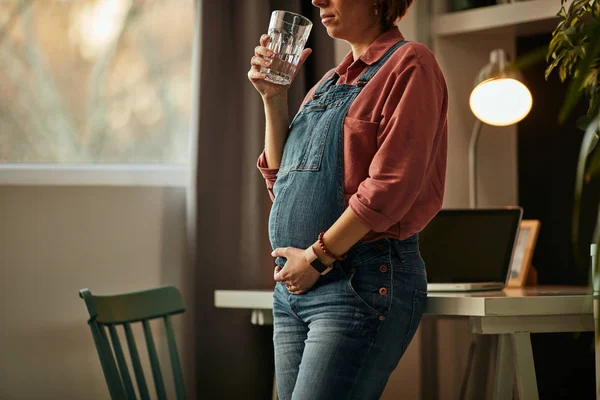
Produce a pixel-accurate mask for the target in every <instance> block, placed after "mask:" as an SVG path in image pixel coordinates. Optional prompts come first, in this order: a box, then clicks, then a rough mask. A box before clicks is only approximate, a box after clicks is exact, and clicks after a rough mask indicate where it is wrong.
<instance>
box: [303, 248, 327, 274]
mask: <svg viewBox="0 0 600 400" xmlns="http://www.w3.org/2000/svg"><path fill="white" fill-rule="evenodd" d="M304 256H305V257H306V261H308V263H309V264H310V265H312V267H313V268H314V269H316V270H317V271H319V273H320V274H321V275H327V273H328V272H329V271H331V270H332V269H333V264H329V265H325V263H323V261H321V260H319V257H318V256H317V253H315V249H313V247H312V246H308V248H307V249H306V250H305V251H304Z"/></svg>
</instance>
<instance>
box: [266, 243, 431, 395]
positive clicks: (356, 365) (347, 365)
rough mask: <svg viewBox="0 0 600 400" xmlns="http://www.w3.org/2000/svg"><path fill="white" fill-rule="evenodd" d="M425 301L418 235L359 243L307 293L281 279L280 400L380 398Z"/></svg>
mask: <svg viewBox="0 0 600 400" xmlns="http://www.w3.org/2000/svg"><path fill="white" fill-rule="evenodd" d="M426 302H427V279H426V274H425V268H424V263H423V260H422V258H421V255H420V253H419V250H418V239H417V236H416V235H415V236H413V237H411V238H409V239H407V240H404V241H397V240H393V239H381V240H379V241H377V242H372V243H365V242H359V243H358V244H357V245H355V246H354V247H353V248H352V249H351V251H350V252H349V255H348V259H347V260H346V261H344V262H343V264H342V268H336V269H334V270H332V271H331V272H330V273H329V274H327V275H325V276H322V277H321V278H320V279H319V281H318V282H317V284H316V285H315V286H314V287H313V288H312V289H311V290H310V291H308V292H307V293H305V294H302V295H292V294H290V293H289V292H288V290H287V289H286V287H285V286H283V285H282V284H281V283H279V282H278V283H277V284H276V286H275V293H274V302H273V318H274V332H273V342H274V345H275V370H276V380H277V386H278V394H279V399H281V400H288V399H294V400H336V399H356V400H369V399H378V398H379V397H380V396H381V393H382V392H383V390H384V388H385V385H386V383H387V381H388V379H389V376H390V374H391V373H392V371H393V370H394V369H395V368H396V366H397V365H398V361H399V360H400V358H401V357H402V354H403V353H404V351H405V350H406V348H407V346H408V344H409V343H410V341H411V340H412V338H413V336H414V334H415V331H416V330H417V327H418V325H419V322H420V320H421V317H422V315H423V311H424V310H425V306H426Z"/></svg>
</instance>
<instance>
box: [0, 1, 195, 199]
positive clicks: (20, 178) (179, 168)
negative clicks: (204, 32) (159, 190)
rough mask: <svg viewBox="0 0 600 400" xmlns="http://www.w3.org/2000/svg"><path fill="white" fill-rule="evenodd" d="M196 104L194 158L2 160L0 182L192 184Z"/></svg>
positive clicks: (193, 81) (15, 184) (191, 136)
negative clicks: (183, 160) (148, 160)
mask: <svg viewBox="0 0 600 400" xmlns="http://www.w3.org/2000/svg"><path fill="white" fill-rule="evenodd" d="M200 1H201V0H195V1H194V8H195V10H194V48H193V51H192V60H191V62H192V71H193V76H192V85H193V88H192V96H193V98H191V99H190V102H191V103H192V105H194V106H195V105H197V104H198V102H197V99H195V98H194V97H196V96H198V95H199V84H198V81H199V72H198V67H199V65H200V57H199V54H198V53H199V51H200V49H199V46H198V43H197V41H198V40H199V35H200V29H201V27H200V24H201V8H200ZM194 110H195V108H194V107H193V108H192V115H191V116H190V117H191V119H192V124H191V125H190V132H189V134H190V137H189V141H188V145H189V152H190V161H189V162H188V163H186V164H172V163H165V164H160V163H93V162H90V163H84V164H75V163H64V164H60V163H15V162H5V163H0V186H127V187H135V186H139V187H184V188H186V187H188V186H189V185H190V184H191V181H190V180H191V177H192V174H191V168H192V165H193V164H194V163H193V162H192V160H193V157H194V156H195V154H194V152H193V151H192V150H193V149H195V143H196V140H195V138H194V137H193V135H194V127H195V126H196V124H194V123H193V122H194V120H195V119H196V111H194Z"/></svg>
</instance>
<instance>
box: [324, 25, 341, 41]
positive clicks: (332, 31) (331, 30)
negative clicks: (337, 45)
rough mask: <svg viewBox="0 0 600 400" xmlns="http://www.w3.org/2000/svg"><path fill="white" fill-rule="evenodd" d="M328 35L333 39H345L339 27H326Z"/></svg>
mask: <svg viewBox="0 0 600 400" xmlns="http://www.w3.org/2000/svg"><path fill="white" fill-rule="evenodd" d="M325 28H326V29H327V34H328V35H329V37H331V38H333V39H343V37H342V36H343V35H341V32H340V29H339V27H337V26H326V27H325Z"/></svg>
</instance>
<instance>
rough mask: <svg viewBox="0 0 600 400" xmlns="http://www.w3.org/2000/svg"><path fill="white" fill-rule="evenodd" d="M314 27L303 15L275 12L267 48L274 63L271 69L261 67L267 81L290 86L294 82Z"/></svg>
mask: <svg viewBox="0 0 600 400" xmlns="http://www.w3.org/2000/svg"><path fill="white" fill-rule="evenodd" d="M312 25H313V24H312V22H310V20H309V19H308V18H305V17H303V16H302V15H299V14H295V13H293V12H289V11H280V10H276V11H273V13H272V14H271V22H270V23H269V31H268V34H269V37H270V41H269V44H268V45H267V48H268V49H269V50H271V51H272V52H273V53H274V56H273V58H272V59H270V61H271V62H272V63H271V66H270V67H269V68H265V67H261V72H263V73H265V74H267V76H266V78H265V80H267V81H269V82H272V83H276V84H279V85H289V84H290V83H291V82H292V78H293V77H294V75H295V73H296V68H297V67H298V62H299V61H300V55H301V54H302V50H304V46H305V45H306V40H307V39H308V35H309V34H310V30H311V29H312Z"/></svg>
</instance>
